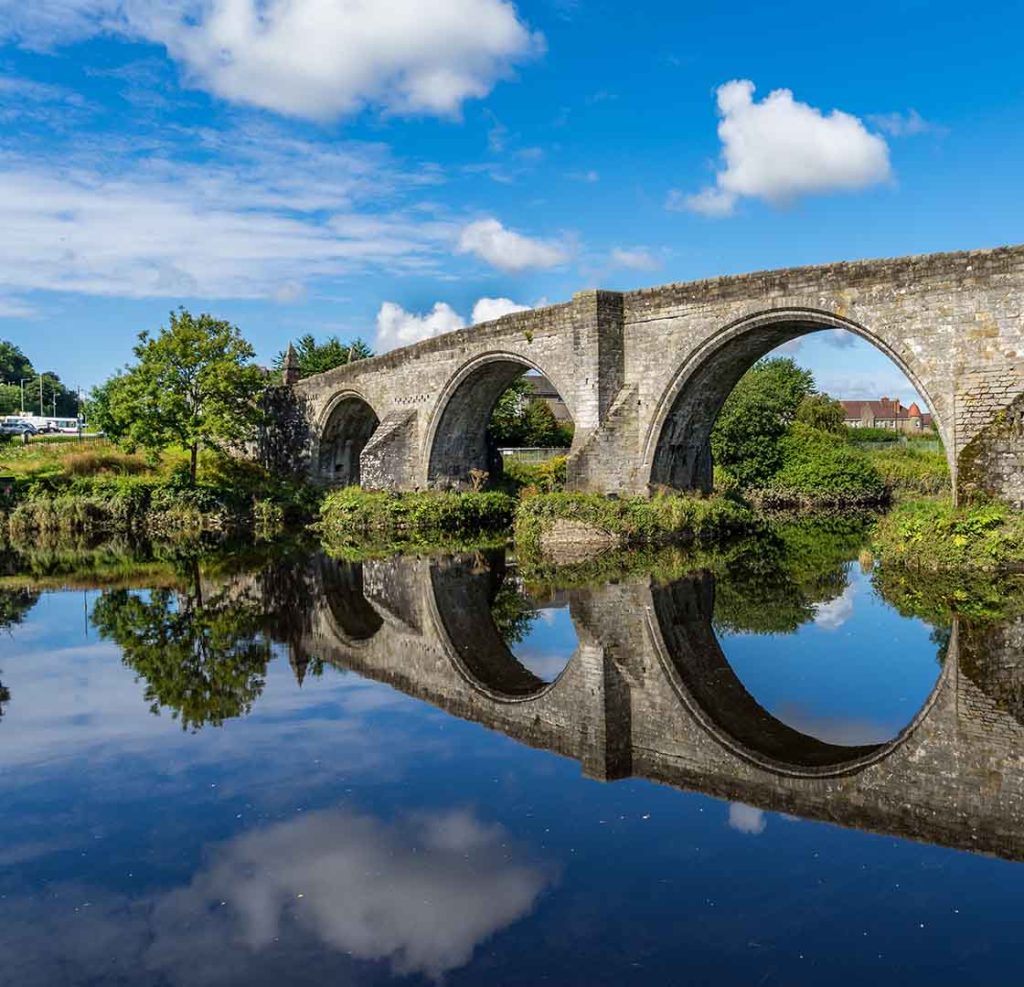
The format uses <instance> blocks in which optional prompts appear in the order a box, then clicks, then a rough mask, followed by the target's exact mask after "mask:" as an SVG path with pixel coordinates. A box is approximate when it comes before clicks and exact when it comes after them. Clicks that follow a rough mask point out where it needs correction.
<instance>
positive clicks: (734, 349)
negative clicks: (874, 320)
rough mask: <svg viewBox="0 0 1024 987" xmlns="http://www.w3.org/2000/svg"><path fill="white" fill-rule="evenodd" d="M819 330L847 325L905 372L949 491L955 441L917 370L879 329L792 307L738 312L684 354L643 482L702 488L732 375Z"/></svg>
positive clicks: (648, 438) (661, 406) (657, 421)
mask: <svg viewBox="0 0 1024 987" xmlns="http://www.w3.org/2000/svg"><path fill="white" fill-rule="evenodd" d="M824 329H846V330H848V331H849V332H852V333H854V334H855V335H857V336H860V337H861V338H863V339H866V340H867V341H868V342H869V343H871V344H872V345H873V346H875V347H876V348H877V349H878V350H880V351H881V352H882V353H884V354H885V355H886V356H887V357H888V358H889V359H890V360H892V362H893V363H894V364H895V365H896V366H897V367H898V368H899V369H900V370H901V371H902V372H903V373H904V374H905V375H906V377H907V378H908V379H909V380H910V382H911V383H912V384H913V385H914V388H915V389H916V390H917V392H918V393H919V394H920V395H921V396H922V397H923V398H924V399H925V401H926V402H927V403H928V407H929V410H930V411H931V413H932V415H933V416H934V419H935V422H936V425H937V427H938V430H939V434H940V435H941V437H942V439H943V443H944V445H945V449H946V455H947V458H948V460H949V467H950V473H951V477H952V479H953V487H954V489H955V488H956V450H955V445H954V443H953V441H952V436H951V434H950V432H949V428H948V425H947V423H945V422H944V420H943V418H942V415H941V412H940V410H939V406H938V404H937V402H936V401H935V400H934V398H933V396H932V395H931V394H930V393H929V388H928V386H927V385H926V384H925V382H924V381H923V380H922V375H921V374H919V373H918V371H917V368H916V367H915V366H912V365H911V363H910V362H908V360H907V359H906V358H905V357H904V355H903V354H901V353H897V352H896V351H895V350H894V349H893V348H892V347H891V346H890V345H889V344H888V343H887V342H886V341H885V339H883V338H882V337H881V336H880V335H879V334H878V333H876V332H873V331H872V330H871V329H869V328H868V327H866V326H864V325H861V324H860V323H858V322H855V321H853V320H851V319H848V318H843V317H841V316H838V315H836V314H834V313H831V312H825V311H820V310H815V309H796V308H791V309H776V310H770V311H766V312H761V313H758V314H755V315H748V316H745V317H744V318H742V319H739V320H738V321H736V322H733V323H731V324H729V325H727V326H725V327H724V328H722V329H720V330H719V331H718V332H716V333H714V334H712V335H710V336H709V337H708V338H707V339H706V340H704V341H703V342H702V344H701V345H700V346H699V347H697V348H696V349H695V350H694V351H692V352H691V353H689V354H687V356H686V358H685V360H684V362H683V363H682V365H681V366H680V367H679V369H678V370H677V372H676V373H675V375H674V376H673V378H672V380H671V382H670V383H669V385H668V387H667V388H666V390H665V391H664V393H663V395H662V396H661V398H660V400H659V401H658V403H657V406H656V410H655V413H654V416H653V418H652V420H651V424H650V427H649V428H648V429H647V433H646V435H645V436H644V439H643V450H642V462H643V469H644V470H645V472H646V479H647V483H648V484H649V485H652V486H667V487H674V488H677V489H681V490H695V489H696V490H705V491H709V490H710V489H711V466H712V464H711V453H710V438H711V430H712V428H713V426H714V423H715V420H716V419H717V417H718V413H719V411H721V408H722V405H723V404H724V403H725V400H726V398H727V397H728V396H729V394H730V393H731V392H732V390H733V388H734V387H735V386H736V384H737V382H738V381H739V379H740V378H741V377H742V376H743V374H745V373H746V372H747V370H749V369H750V367H751V366H753V365H754V363H756V362H757V361H758V360H759V359H760V358H761V357H763V356H765V355H766V354H767V353H770V352H771V351H772V350H773V349H775V348H776V347H778V346H781V345H782V344H783V343H786V342H789V341H790V340H793V339H797V338H799V337H800V336H805V335H808V334H810V333H814V332H819V331H821V330H824Z"/></svg>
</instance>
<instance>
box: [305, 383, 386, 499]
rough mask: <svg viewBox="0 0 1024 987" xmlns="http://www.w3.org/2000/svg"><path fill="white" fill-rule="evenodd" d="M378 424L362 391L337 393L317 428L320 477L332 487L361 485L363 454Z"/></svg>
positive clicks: (317, 462)
mask: <svg viewBox="0 0 1024 987" xmlns="http://www.w3.org/2000/svg"><path fill="white" fill-rule="evenodd" d="M378 425H380V419H379V418H378V416H377V413H376V412H375V411H374V410H373V408H372V406H371V405H370V403H369V401H367V400H366V398H364V397H363V395H362V394H360V393H358V392H357V391H354V390H348V391H343V392H341V393H340V394H337V395H335V396H334V398H332V400H331V402H330V403H329V404H328V406H327V408H326V410H325V412H324V414H323V417H322V419H321V422H320V427H319V429H318V434H319V439H318V441H317V448H316V455H315V457H314V466H315V471H316V477H317V479H318V480H319V481H320V482H321V483H326V484H329V485H331V486H337V487H351V486H359V483H360V478H361V471H360V457H361V456H362V452H363V449H364V448H366V444H367V443H368V442H369V441H370V438H371V436H372V435H373V433H374V432H375V431H376V430H377V426H378Z"/></svg>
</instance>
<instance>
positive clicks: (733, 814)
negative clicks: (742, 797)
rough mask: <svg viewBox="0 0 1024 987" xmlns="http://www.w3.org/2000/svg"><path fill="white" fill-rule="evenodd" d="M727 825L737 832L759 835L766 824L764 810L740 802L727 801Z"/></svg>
mask: <svg viewBox="0 0 1024 987" xmlns="http://www.w3.org/2000/svg"><path fill="white" fill-rule="evenodd" d="M729 825H730V827H732V828H733V829H735V830H736V831H737V832H739V833H747V834H748V835H750V836H760V835H761V833H763V832H764V831H765V827H767V825H768V821H767V819H765V815H764V812H763V811H762V810H761V809H755V808H754V807H753V806H752V805H744V804H743V803H742V802H730V803H729Z"/></svg>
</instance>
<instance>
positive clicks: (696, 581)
mask: <svg viewBox="0 0 1024 987" xmlns="http://www.w3.org/2000/svg"><path fill="white" fill-rule="evenodd" d="M249 578H253V577H249ZM255 578H256V580H257V582H258V585H257V586H255V587H250V589H254V590H256V591H257V592H260V593H262V596H263V605H264V607H265V610H266V612H267V613H268V614H276V615H277V617H276V621H277V626H276V627H275V633H274V636H276V637H278V638H280V639H282V640H286V641H287V642H288V644H289V647H290V650H291V660H292V662H293V664H295V666H296V668H297V669H298V670H299V671H300V673H301V671H302V670H303V669H304V668H305V666H306V664H307V663H308V661H309V660H310V659H311V658H315V659H316V660H317V661H321V662H324V663H327V664H330V665H334V666H336V667H338V668H340V669H349V670H352V671H355V672H357V673H358V674H360V675H362V676H365V677H368V678H371V679H374V680H377V681H380V682H385V683H388V684H389V685H391V686H393V687H394V688H396V689H398V690H400V691H402V692H404V693H406V694H408V695H410V696H414V697H416V698H419V699H422V700H425V701H426V702H429V703H431V704H433V705H434V706H436V707H439V708H440V709H443V710H445V711H447V712H448V713H451V714H452V715H455V716H458V717H462V718H464V719H467V720H472V721H475V722H477V723H480V724H483V725H484V726H487V727H489V728H491V729H494V730H498V731H501V732H502V733H504V734H506V735H508V736H509V737H512V738H514V739H516V740H518V741H520V742H522V743H525V744H528V745H530V746H532V747H536V748H542V749H544V750H548V751H552V752H555V753H557V754H560V755H563V756H565V757H570V758H573V759H575V760H577V761H579V763H580V765H581V766H582V770H583V772H584V773H585V774H586V775H587V776H589V777H591V778H596V779H600V780H605V781H612V780H616V779H622V778H627V777H638V778H645V779H649V780H651V781H656V782H660V783H664V784H667V785H671V786H675V787H677V788H681V789H686V790H693V791H699V792H703V793H705V794H709V795H712V796H715V797H719V798H722V799H728V800H730V801H733V802H741V803H745V804H746V805H749V806H753V807H755V808H758V809H763V810H769V811H773V812H780V813H787V814H790V815H795V816H800V817H805V818H809V819H818V820H824V821H828V822H832V823H836V824H838V825H841V826H847V827H853V828H857V829H861V830H867V831H872V832H877V833H885V834H891V835H894V836H900V837H906V838H909V839H914V840H921V841H926V842H930V843H936V844H940V845H944V846H949V847H955V848H960V849H967V850H975V851H982V852H986V853H991V854H995V855H998V856H1001V857H1005V858H1009V859H1015V860H1020V859H1024V827H1022V826H1021V825H1020V822H1019V820H1020V819H1021V810H1022V808H1024V757H1022V754H1024V725H1022V724H1024V647H1022V645H1024V619H1020V618H1018V619H1017V620H1016V621H1008V622H1004V623H990V624H987V625H983V626H979V627H973V628H972V627H970V626H967V625H962V624H961V623H960V620H959V618H955V619H954V623H953V627H952V630H951V634H950V638H949V642H948V646H947V647H946V649H945V655H944V660H943V662H942V667H941V671H940V672H939V673H938V677H937V681H936V683H935V686H934V688H933V690H932V692H931V694H930V695H929V696H928V698H927V700H926V701H925V703H924V705H923V706H922V707H921V708H920V709H919V710H918V711H917V712H916V715H914V717H913V718H912V719H911V721H910V722H909V723H908V724H906V726H905V727H904V728H903V729H902V730H901V731H900V732H899V733H898V735H897V736H895V737H894V738H893V739H891V740H889V741H887V742H884V743H873V744H859V745H850V746H846V745H843V744H839V743H834V742H828V741H826V740H822V739H818V738H816V737H813V736H811V735H809V734H806V733H802V732H800V731H799V730H797V729H794V728H793V727H792V726H789V725H787V724H786V723H784V722H782V721H781V720H780V719H778V718H776V717H775V716H773V715H772V714H771V713H770V712H768V711H767V710H766V709H765V708H764V707H763V706H762V705H761V704H759V703H758V701H757V700H756V699H755V698H754V697H753V696H752V695H751V694H750V692H749V691H748V690H747V688H746V687H745V686H744V684H743V682H741V681H740V679H739V678H738V677H737V675H736V674H735V672H734V671H733V669H732V668H731V666H730V664H729V662H728V660H727V658H726V656H725V654H724V653H723V650H722V646H721V644H720V642H719V639H718V636H717V635H716V632H715V629H714V624H713V619H712V618H713V612H714V601H715V591H716V587H715V577H714V576H713V575H711V574H710V573H696V574H691V575H688V576H686V577H685V578H682V579H678V580H676V581H674V582H671V583H667V584H659V583H657V582H656V581H655V580H653V579H652V578H651V577H649V576H646V577H629V578H624V579H622V580H620V581H618V582H612V583H606V584H604V585H600V586H588V587H586V588H580V589H572V590H568V591H566V593H565V594H564V596H565V597H566V598H567V599H568V606H569V611H570V613H571V617H572V622H573V624H574V627H575V631H576V637H577V641H578V644H577V647H576V650H575V652H574V653H573V654H572V656H571V657H570V658H569V660H568V663H567V664H566V666H565V668H564V670H563V671H562V672H561V674H559V675H558V676H557V677H556V678H554V680H553V681H545V680H544V679H543V678H541V677H540V676H538V675H536V674H534V673H533V672H531V671H530V670H529V669H528V668H526V667H525V666H524V664H523V663H521V662H520V661H519V660H518V659H517V658H516V657H515V655H514V654H513V653H512V651H511V650H510V648H509V646H508V644H507V643H506V641H505V637H504V636H503V634H502V632H501V630H500V629H499V626H498V623H496V622H495V618H494V616H493V615H492V606H493V605H494V602H495V599H496V597H497V595H498V592H499V590H500V588H501V587H502V585H503V582H504V581H505V579H506V578H507V573H506V568H505V561H504V558H503V556H502V555H500V554H481V553H477V554H470V555H462V556H455V557H448V558H444V559H429V558H395V559H389V560H386V561H373V562H365V563H362V564H353V563H344V562H337V561H332V560H329V559H326V558H323V557H317V558H315V559H313V560H311V561H310V563H309V564H308V566H306V567H305V569H298V570H296V569H292V570H290V572H289V573H288V576H287V578H286V579H282V573H281V572H280V571H278V572H277V573H276V574H274V573H271V572H265V573H263V574H262V575H260V576H257V577H255Z"/></svg>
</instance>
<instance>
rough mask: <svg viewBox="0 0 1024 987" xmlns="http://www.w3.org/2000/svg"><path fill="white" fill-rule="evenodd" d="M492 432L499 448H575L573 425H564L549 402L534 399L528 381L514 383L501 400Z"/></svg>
mask: <svg viewBox="0 0 1024 987" xmlns="http://www.w3.org/2000/svg"><path fill="white" fill-rule="evenodd" d="M488 430H489V432H490V434H491V438H492V439H493V440H494V441H495V442H496V443H497V444H498V445H499V446H509V447H513V448H514V447H517V446H519V447H523V446H526V447H532V446H536V447H538V448H544V449H556V448H563V447H566V446H569V445H571V444H572V435H573V429H572V425H571V423H565V424H563V423H560V422H559V421H558V419H557V418H555V413H554V412H553V411H552V410H551V406H550V405H549V404H548V403H547V401H544V400H542V399H541V398H535V397H533V389H532V388H531V387H530V383H529V381H528V380H527V379H526V377H519V378H518V379H517V380H515V381H513V382H512V384H511V385H509V387H508V389H507V390H506V391H505V393H504V394H502V395H501V397H500V398H498V403H497V404H496V405H495V407H494V411H493V412H492V413H491V420H490V424H489V425H488Z"/></svg>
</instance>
